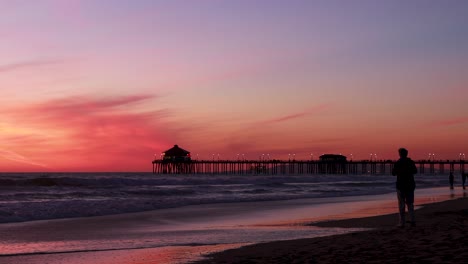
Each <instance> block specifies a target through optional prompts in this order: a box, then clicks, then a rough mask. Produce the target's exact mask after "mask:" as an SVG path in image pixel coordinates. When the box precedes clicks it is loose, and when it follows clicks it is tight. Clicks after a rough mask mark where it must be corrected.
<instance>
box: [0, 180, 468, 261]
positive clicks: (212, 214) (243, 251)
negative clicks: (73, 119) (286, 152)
mask: <svg viewBox="0 0 468 264" xmlns="http://www.w3.org/2000/svg"><path fill="white" fill-rule="evenodd" d="M465 196H466V193H465ZM458 197H463V192H460V191H459V190H457V191H456V192H449V191H448V190H447V189H446V188H435V189H424V190H418V192H417V201H416V205H421V204H427V203H434V202H439V201H444V200H447V199H454V198H458ZM467 206H468V201H467V200H466V199H463V200H453V201H448V202H444V203H443V204H434V205H429V206H425V207H424V208H423V209H420V210H418V211H417V213H416V216H417V218H418V219H417V220H418V226H417V227H416V228H413V229H409V228H407V229H403V230H400V229H397V228H395V227H394V225H395V223H396V219H397V217H396V215H395V214H393V215H385V216H378V217H369V216H375V215H382V214H388V213H389V212H395V211H396V210H397V209H396V197H395V195H394V194H385V195H378V196H360V197H359V196H355V197H340V198H323V199H322V198H321V199H303V200H289V201H270V202H254V203H234V204H212V205H200V206H189V207H184V208H175V209H166V210H157V211H150V212H142V213H133V214H122V215H111V216H102V217H88V218H75V219H57V220H46V221H33V222H25V223H11V224H2V225H0V237H1V238H0V254H1V255H4V256H1V257H0V263H2V264H3V263H9V264H10V263H11V264H15V263H28V264H39V263H41V264H43V263H51V264H62V263H67V264H86V263H93V264H94V263H97V264H104V263H105V264H108V263H112V264H116V263H119V264H130V263H132V264H135V263H139V264H146V263H158V264H163V263H167V264H174V263H187V262H190V261H197V260H200V259H202V257H203V256H206V255H207V254H211V255H210V259H208V260H204V262H203V263H350V261H351V260H353V261H354V262H372V261H374V260H382V259H391V258H390V257H387V256H386V255H385V254H391V253H392V252H394V253H395V252H405V251H403V250H402V249H400V248H398V245H400V244H401V245H405V244H408V243H409V244H410V247H409V248H408V250H409V251H408V252H411V251H412V250H415V251H417V253H418V254H421V252H419V251H421V250H422V251H425V252H429V253H433V252H439V251H437V250H434V247H436V248H439V247H440V248H441V249H443V250H445V249H446V248H445V247H448V248H449V249H450V250H455V248H457V247H458V248H460V243H461V242H460V241H459V240H460V239H464V236H463V234H464V233H462V232H465V234H467V233H466V227H465V226H467V225H468V223H466V220H464V219H466V218H468V217H467V216H466V215H465V213H466V209H467V208H466V207H467ZM431 208H432V209H431ZM464 210H465V211H464ZM463 217H464V218H463ZM349 218H353V219H349ZM331 219H333V220H334V221H327V222H324V221H326V220H331ZM341 219H343V220H341ZM346 219H348V220H346ZM464 221H465V222H464ZM304 225H309V226H304ZM311 225H314V226H311ZM343 228H378V229H377V230H374V231H365V232H361V233H354V234H348V235H339V236H336V235H335V236H330V237H322V238H313V239H300V240H290V241H280V242H269V243H263V244H257V245H248V244H249V243H252V242H254V243H259V242H265V241H277V240H281V239H294V232H297V236H296V237H297V238H304V237H319V236H329V235H333V234H342V233H345V232H348V231H347V229H343ZM343 230H345V231H343ZM187 231H188V232H187ZM226 232H231V233H232V235H231V236H229V237H227V236H226ZM275 232H276V233H277V235H276V236H271V234H272V233H275ZM213 234H215V236H214V237H213ZM257 234H259V235H261V236H263V238H259V237H257ZM398 234H399V235H398ZM460 235H462V236H460ZM162 236H166V237H165V239H166V240H167V239H169V240H170V241H169V240H167V241H162V239H163V237H162ZM205 238H206V239H208V240H205V241H203V239H205ZM213 238H216V239H218V240H213ZM219 239H223V240H224V241H226V242H220V241H221V240H219ZM252 239H253V240H252ZM255 239H256V240H255ZM2 240H3V241H2ZM181 240H184V241H185V242H186V243H185V242H184V243H181ZM361 240H362V241H361ZM171 241H172V242H171ZM209 241H212V243H210V242H209ZM217 241H218V242H217ZM163 242H164V243H163ZM166 242H171V243H172V244H176V245H172V246H158V245H163V244H165V243H166ZM466 242H467V241H466V239H465V240H463V243H465V245H466ZM177 244H180V245H177ZM184 244H185V245H184ZM246 245H248V246H246ZM452 245H453V246H454V247H452ZM242 246H244V247H242ZM239 247H242V248H239ZM426 247H427V248H430V250H429V251H426V249H425V248H426ZM233 248H234V249H235V250H229V249H233ZM2 249H3V250H2ZM117 249H118V250H117ZM220 251H222V252H221V253H216V252H220ZM465 251H466V250H465ZM14 252H22V253H20V254H15V253H14ZM28 252H30V253H28ZM440 252H442V251H440ZM444 252H445V251H444ZM456 252H457V254H458V255H460V256H465V258H466V254H465V253H463V252H461V251H460V250H459V251H456ZM31 253H32V254H31ZM213 253H214V254H213ZM383 253H384V255H382V256H380V255H379V254H383ZM441 254H442V255H443V258H442V259H435V260H434V262H441V261H442V262H444V261H445V259H448V258H449V257H447V256H449V253H441ZM463 254H465V255H463ZM6 255H9V256H6ZM432 255H434V254H432ZM458 255H456V256H453V258H451V259H449V260H452V259H453V261H455V260H459V258H458ZM365 256H367V257H368V258H364V257H365ZM370 256H371V257H370ZM433 257H434V256H433ZM211 258H212V259H211ZM361 259H362V261H361ZM364 260H365V261H364ZM353 261H352V262H353ZM401 262H403V260H402V259H401V258H400V259H398V261H394V263H401Z"/></svg>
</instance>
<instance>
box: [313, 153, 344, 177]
mask: <svg viewBox="0 0 468 264" xmlns="http://www.w3.org/2000/svg"><path fill="white" fill-rule="evenodd" d="M347 163H348V161H347V160H346V156H343V155H338V154H323V155H322V156H320V157H319V171H320V173H326V174H343V173H347V166H346V165H347Z"/></svg>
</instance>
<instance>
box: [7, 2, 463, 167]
mask: <svg viewBox="0 0 468 264" xmlns="http://www.w3.org/2000/svg"><path fill="white" fill-rule="evenodd" d="M467 14H468V1H463V0H460V1H458V0H448V1H435V0H434V1H429V0H424V1H330V0H326V1H308V0H304V1H270V0H268V1H267V0H264V1H256V0H238V1H214V0H213V1H205V0H199V1H173V0H171V1H143V0H139V1H130V0H126V1H119V0H108V1H104V0H102V1H91V0H89V1H81V0H69V1H67V0H50V1H42V0H38V1H27V0H24V1H23V0H12V1H1V2H0V39H1V41H0V90H1V96H0V171H150V170H151V160H152V159H153V157H154V155H155V154H156V156H159V154H160V153H161V152H162V151H164V150H166V149H168V148H170V147H172V146H173V145H174V144H178V145H179V146H181V147H183V148H185V149H187V150H189V151H191V152H192V155H196V154H198V155H199V158H200V159H202V158H203V159H211V157H212V154H216V155H217V154H218V153H219V154H220V156H221V158H223V159H234V158H235V157H236V155H237V154H238V153H243V154H245V157H246V158H252V159H254V158H258V156H259V155H261V154H267V153H268V154H270V156H271V157H273V158H277V159H286V158H287V157H288V154H290V153H294V154H296V159H310V157H311V154H313V155H314V158H317V157H318V156H319V155H321V154H323V153H342V154H344V155H347V156H350V154H351V153H352V154H353V157H354V159H368V158H369V154H370V153H375V154H377V156H378V158H379V159H380V158H382V159H395V158H397V149H398V148H399V147H406V148H408V149H409V151H410V156H411V157H413V158H415V159H422V158H427V157H428V154H429V153H435V158H436V159H438V158H441V159H458V158H459V153H466V154H467V155H468V139H467V135H468V15H467Z"/></svg>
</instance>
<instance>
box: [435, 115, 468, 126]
mask: <svg viewBox="0 0 468 264" xmlns="http://www.w3.org/2000/svg"><path fill="white" fill-rule="evenodd" d="M465 123H468V117H459V118H452V119H446V120H439V121H434V122H431V123H429V125H431V126H436V127H439V126H441V127H445V126H455V125H460V124H465Z"/></svg>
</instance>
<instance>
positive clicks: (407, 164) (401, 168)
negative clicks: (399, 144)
mask: <svg viewBox="0 0 468 264" xmlns="http://www.w3.org/2000/svg"><path fill="white" fill-rule="evenodd" d="M398 153H399V154H400V159H399V160H398V161H397V162H396V163H395V166H394V167H393V171H392V174H393V175H394V176H397V181H396V189H397V196H398V209H399V211H400V223H399V224H398V227H404V226H405V204H406V206H407V207H408V214H409V217H410V223H411V226H415V225H416V222H415V221H414V189H416V183H415V182H414V174H416V173H417V172H418V170H417V169H416V165H415V164H414V161H413V160H411V159H410V158H408V150H406V149H404V148H400V149H399V150H398Z"/></svg>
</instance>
